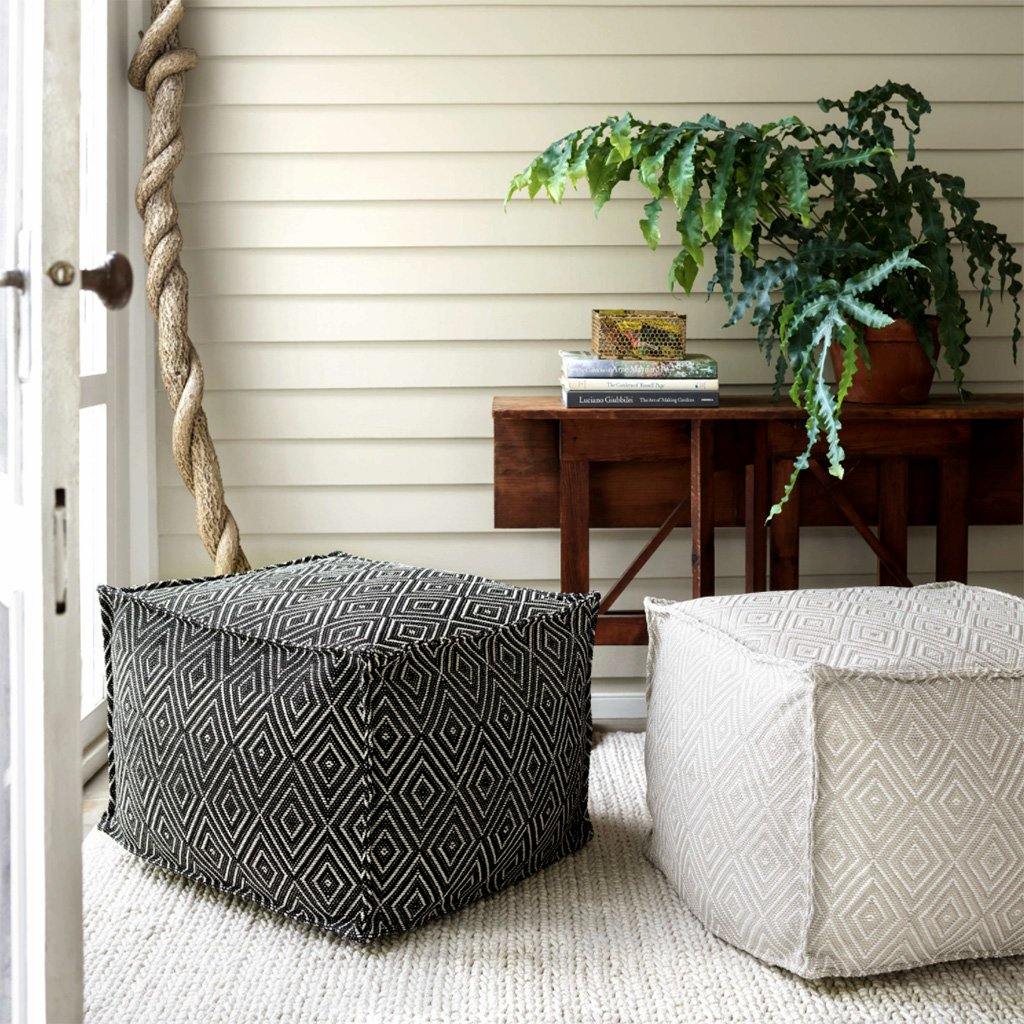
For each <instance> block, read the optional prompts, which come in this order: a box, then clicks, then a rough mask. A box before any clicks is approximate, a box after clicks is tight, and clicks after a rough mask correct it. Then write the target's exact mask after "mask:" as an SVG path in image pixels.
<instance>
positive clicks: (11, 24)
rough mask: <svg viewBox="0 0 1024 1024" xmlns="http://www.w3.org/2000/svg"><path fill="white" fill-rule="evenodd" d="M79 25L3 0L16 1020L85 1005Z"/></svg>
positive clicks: (5, 495)
mask: <svg viewBox="0 0 1024 1024" xmlns="http://www.w3.org/2000/svg"><path fill="white" fill-rule="evenodd" d="M80 26H81V8H80V0H0V48H2V49H3V53H2V54H0V67H3V68H5V69H8V70H9V75H8V77H7V81H6V85H5V87H4V88H3V92H2V93H0V120H2V122H3V126H4V131H5V134H6V137H5V138H4V139H3V140H2V142H3V150H4V156H3V158H2V162H0V168H2V174H0V180H2V182H3V185H4V190H5V192H4V212H3V217H2V219H0V271H9V272H10V273H9V274H8V275H7V277H6V280H5V284H6V287H4V288H3V289H0V299H2V300H3V306H4V318H3V328H2V332H3V333H2V337H0V716H2V719H0V721H2V726H3V728H2V729H0V733H2V734H3V740H2V741H0V756H2V758H3V770H4V788H3V797H2V799H0V876H2V877H0V913H2V917H0V1021H3V1020H6V1019H12V1020H14V1021H15V1022H19V1024H21V1022H33V1024H34V1022H36V1021H60V1022H64V1021H67V1022H74V1021H77V1020H79V1019H80V1018H81V1014H82V930H81V923H82V908H81V877H82V869H81V846H80V830H81V781H82V780H81V773H82V736H81V725H82V721H81V710H82V708H81V692H80V691H81V686H80V683H81V678H82V672H83V667H85V666H83V651H85V652H86V658H88V651H89V650H91V649H92V648H91V645H89V644H86V645H83V644H82V642H81V641H82V625H83V623H84V624H85V626H86V632H87V635H88V634H91V633H92V632H93V629H94V623H93V620H92V619H91V617H90V613H89V612H88V611H87V612H86V615H85V616H84V617H83V615H82V605H83V601H82V596H83V595H81V593H80V590H79V565H80V558H79V537H80V531H81V530H82V528H83V526H85V528H86V529H87V530H89V529H90V526H89V524H90V522H92V520H90V516H92V517H93V519H95V517H96V515H97V514H98V509H100V505H99V504H98V499H96V497H95V493H94V492H95V488H96V487H97V486H102V488H103V489H104V492H105V491H106V488H107V483H106V482H105V479H104V478H105V475H106V469H105V467H106V462H105V461H104V460H102V459H100V463H99V464H97V461H96V457H95V453H96V451H97V450H98V448H100V447H102V448H105V447H106V446H107V442H106V441H103V440H101V437H102V433H103V431H102V430H101V429H100V425H99V422H98V421H99V419H100V417H99V416H97V415H92V414H90V413H89V412H88V410H90V409H97V408H98V409H102V410H104V411H105V409H106V407H107V404H108V402H109V396H110V394H111V391H110V389H109V387H108V385H109V381H110V377H109V374H108V367H107V364H106V361H105V357H104V359H103V360H100V359H99V358H98V356H97V352H96V349H95V345H94V344H93V343H92V342H94V340H95V332H93V334H90V329H89V324H90V323H105V315H106V314H105V312H104V311H103V310H102V307H100V305H99V299H98V298H97V297H96V295H92V294H85V295H81V296H80V290H81V286H82V283H83V273H82V269H81V261H80V259H79V252H80V250H79V242H80V220H79V218H80V187H79V184H80V175H81V174H82V163H81V159H82V155H83V153H82V152H80V146H79V143H80V113H79V111H80V87H81V86H82V84H83V83H82V82H81V81H80V77H79V71H80V53H81V46H82V37H81V35H80ZM81 98H82V99H83V100H84V99H85V98H86V97H85V96H82V97H81ZM86 109H88V108H87V107H86ZM86 177H87V178H88V175H86ZM87 222H88V218H87ZM87 255H88V254H87ZM88 283H89V285H91V286H93V287H99V288H100V290H102V289H103V285H104V284H109V281H108V280H107V279H106V278H104V277H103V275H96V274H93V275H92V276H91V277H90V278H89V281H88ZM108 301H110V296H109V295H108ZM80 316H81V317H82V322H83V324H84V326H85V328H86V329H85V330H83V331H82V332H81V337H82V338H83V339H85V342H86V345H85V349H84V350H83V351H81V352H80V330H79V322H80ZM90 339H92V341H90ZM80 417H81V422H82V425H83V429H82V430H81V431H80V429H79V424H80ZM80 435H81V441H82V442H83V443H84V444H83V449H82V452H83V455H84V462H85V468H86V473H84V474H83V476H82V480H81V484H82V485H86V486H87V488H89V489H90V490H89V493H88V494H87V495H86V501H85V503H84V506H83V495H82V489H83V487H82V485H80V475H79V465H80ZM90 453H91V454H90ZM97 475H98V480H99V483H97ZM90 495H92V496H91V497H90ZM90 502H91V504H90ZM83 510H84V512H85V515H84V516H83V515H82V514H81V512H82V511H83ZM93 525H94V526H97V525H99V526H102V524H95V523H93ZM96 536H99V534H98V533H97V534H96ZM84 547H85V548H86V549H87V550H88V554H89V560H88V561H87V563H86V564H87V566H88V565H90V564H91V563H96V562H99V563H102V564H103V566H106V563H107V557H108V556H107V553H106V552H104V551H103V550H102V549H100V548H99V547H98V546H97V545H96V544H95V543H94V542H93V540H92V535H90V534H89V533H86V535H85V544H84ZM105 572H106V569H105V568H101V569H97V570H90V571H89V572H88V573H87V576H98V575H101V574H105ZM90 606H91V601H90ZM95 671H96V666H95V664H93V665H90V666H89V667H88V668H87V675H88V677H90V678H94V676H95Z"/></svg>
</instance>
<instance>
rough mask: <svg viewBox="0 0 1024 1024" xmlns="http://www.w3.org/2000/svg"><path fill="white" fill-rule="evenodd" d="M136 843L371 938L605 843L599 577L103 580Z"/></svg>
mask: <svg viewBox="0 0 1024 1024" xmlns="http://www.w3.org/2000/svg"><path fill="white" fill-rule="evenodd" d="M100 598H101V604H102V609H103V616H104V633H105V639H106V658H107V677H108V683H107V689H108V705H109V721H110V805H109V807H108V810H107V813H106V815H105V816H104V818H103V820H102V821H101V823H100V828H101V829H102V830H103V831H105V832H107V833H109V834H110V835H111V836H113V837H114V838H115V839H116V840H117V841H118V842H120V843H121V844H122V845H123V846H125V847H126V848H127V849H128V850H130V851H131V852H133V853H135V854H138V855H139V856H140V857H143V858H144V859H146V860H148V861H150V862H152V863H154V864H157V865H159V866H161V867H164V868H168V869H171V870H173V871H176V872H178V873H180V874H182V875H184V876H186V877H188V878H190V879H194V880H196V881H199V882H203V883H205V884H207V885H210V886H212V887H214V888H216V889H219V890H222V891H224V892H227V893H231V894H236V895H239V896H242V897H244V898H246V899H248V900H252V901H253V902H255V903H258V904H260V905H261V906H265V907H268V908H270V909H273V910H276V911H279V912H281V913H283V914H286V915H288V916H290V917H293V918H296V919H298V920H300V921H303V922H307V923H310V924H315V925H319V926H321V927H324V928H328V929H330V930H331V931H333V932H336V933H337V934H339V935H343V936H345V937H347V938H352V939H358V940H369V939H373V938H377V937H379V936H383V935H387V934H391V933H395V932H400V931H404V930H406V929H408V928H411V927H414V926H416V925H419V924H421V923H423V922H425V921H427V920H429V919H431V918H433V917H436V916H438V915H440V914H444V913H447V912H449V911H452V910H455V909H457V908H459V907H463V906H465V905H466V904H468V903H471V902H473V901H474V900H478V899H480V898H481V897H483V896H486V895H488V894H491V893H494V892H497V891H498V890H500V889H502V888H504V887H506V886H508V885H511V884H513V883H514V882H517V881H519V880H520V879H522V878H525V877H526V876H528V875H530V874H532V873H533V872H535V871H538V870H539V869H541V868H543V867H545V866H546V865H548V864H551V863H553V862H554V861H556V860H558V859H560V858H561V857H564V856H566V855H568V854H570V853H573V852H575V851H576V850H578V849H579V848H580V847H581V846H582V845H583V844H584V843H586V842H587V840H588V839H589V838H590V834H591V831H590V820H589V818H588V816H587V765H588V756H589V740H590V666H591V658H592V653H593V639H594V625H595V619H596V613H597V595H587V594H549V593H544V592H541V591H534V590H522V589H519V588H517V587H512V586H508V585H506V584H503V583H495V582H492V581H489V580H485V579H481V578H480V577H476V576H465V575H456V574H452V573H444V572H435V571H432V570H428V569H416V568H411V567H409V566H402V565H392V564H389V563H384V562H372V561H367V560H365V559H361V558H356V557H353V556H351V555H343V554H336V555H328V556H323V557H313V558H308V559H302V560H300V561H298V562H292V563H288V564H285V565H279V566H273V567H271V568H268V569H262V570H259V571H257V572H252V573H246V574H243V575H238V576H227V577H219V578H211V579H203V580H190V581H183V582H175V583H158V584H152V585H150V586H146V587H140V588H136V589H133V590H120V589H115V588H111V587H103V588H101V591H100Z"/></svg>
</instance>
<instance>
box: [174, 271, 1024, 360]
mask: <svg viewBox="0 0 1024 1024" xmlns="http://www.w3.org/2000/svg"><path fill="white" fill-rule="evenodd" d="M658 287H659V289H660V290H657V291H652V292H636V293H633V294H629V295H626V294H623V293H622V292H620V291H619V290H618V289H617V288H616V290H614V291H609V292H605V293H580V294H572V295H550V294H549V295H508V294H501V293H499V294H493V295H346V296H339V295H219V294H210V295H206V296H195V297H194V298H192V300H191V301H190V305H189V311H190V317H191V330H192V335H193V337H194V338H195V339H196V342H197V344H199V345H200V348H203V346H205V344H207V343H215V342H232V341H241V342H278V341H303V342H305V341H339V342H341V341H360V342H364V341H485V340H493V341H507V340H524V341H525V340H532V341H548V340H551V339H554V338H557V339H573V338H576V339H584V338H586V336H587V335H588V333H589V323H590V311H591V310H592V309H597V308H607V309H620V308H622V307H628V306H636V307H638V308H641V309H672V310H674V311H676V312H680V313H685V314H686V317H687V330H688V332H689V335H690V337H691V338H708V339H718V338H721V339H723V340H724V339H729V338H735V337H742V336H743V330H744V329H743V328H742V327H740V326H737V327H735V328H726V327H724V326H723V325H724V323H725V320H726V315H725V312H724V305H723V300H722V299H721V297H720V296H718V295H717V294H716V296H715V297H714V298H713V299H712V300H711V301H710V302H708V301H706V298H705V296H704V295H703V294H697V293H694V294H691V295H685V294H683V293H681V292H679V291H676V292H673V293H669V291H668V289H667V288H665V287H663V282H661V281H659V282H658ZM965 294H966V299H967V303H968V308H969V309H970V310H971V313H972V316H973V315H974V310H975V309H976V308H977V299H978V296H977V294H973V293H965ZM1012 323H1013V318H1012V313H1011V309H1010V306H1009V304H1008V303H1006V302H1003V303H1000V304H998V305H997V306H996V310H995V315H994V316H993V318H992V323H991V325H990V326H985V325H984V321H983V320H976V321H975V322H974V323H972V325H971V329H972V331H974V332H977V333H978V335H979V336H981V335H988V334H989V332H990V331H991V336H993V337H1008V336H1009V334H1010V331H1011V330H1012ZM572 344H573V343H572V342H570V341H569V340H566V347H572ZM577 344H578V343H577ZM584 347H586V345H584Z"/></svg>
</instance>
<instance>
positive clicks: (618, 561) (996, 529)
mask: <svg viewBox="0 0 1024 1024" xmlns="http://www.w3.org/2000/svg"><path fill="white" fill-rule="evenodd" d="M339 500H344V495H340V496H339ZM649 538H650V532H649V531H642V530H592V531H591V572H592V573H593V574H594V578H595V579H606V580H607V579H615V578H616V577H617V576H618V575H619V573H621V572H622V570H623V569H624V568H625V567H626V565H628V564H629V562H630V561H631V560H632V558H633V556H634V555H635V554H636V553H637V552H638V551H639V550H640V549H641V548H642V547H643V545H644V544H645V543H646V542H647V541H648V539H649ZM716 541H717V552H716V554H717V556H718V558H717V562H716V564H717V566H718V571H719V575H721V576H723V577H725V576H740V575H742V573H743V536H742V532H741V531H740V530H736V529H722V530H718V531H716ZM246 549H247V553H248V555H249V557H250V559H252V561H253V563H254V564H256V565H272V564H274V563H276V562H285V561H289V560H290V559H293V558H299V557H301V556H302V555H306V554H322V553H326V552H329V551H351V552H354V553H356V554H359V555H363V556H364V557H367V558H381V559H391V560H393V561H396V562H406V563H410V562H411V563H413V564H420V565H426V566H429V567H433V568H437V569H459V570H461V571H462V572H472V573H477V574H479V575H481V576H489V577H491V578H493V579H511V578H513V577H516V578H520V579H521V578H527V579H547V578H551V577H552V576H553V575H554V574H556V573H557V567H558V561H559V550H558V534H557V533H556V532H554V531H552V530H522V531H516V532H506V533H501V534H497V535H496V534H494V533H493V532H491V531H486V532H482V533H457V534H444V533H410V534H401V533H387V534H380V533H347V534H323V533H319V534H278V535H267V534H255V533H251V532H247V534H246ZM161 553H162V557H163V558H164V559H166V562H167V564H168V565H170V566H172V567H174V569H175V570H176V571H177V570H181V571H182V573H183V574H189V573H192V574H194V573H195V572H200V573H201V572H203V571H204V566H203V563H204V561H205V559H206V554H205V552H204V551H203V548H202V545H201V543H200V541H199V539H198V538H197V537H195V536H194V535H191V534H187V533H180V532H176V533H172V534H167V535H165V536H164V538H163V539H162V540H161ZM801 555H802V556H803V559H804V561H805V562H806V563H807V564H808V565H812V566H813V565H819V566H822V567H826V568H828V569H829V570H830V571H832V572H841V573H855V572H870V571H872V569H873V567H874V562H873V561H872V559H873V556H872V554H871V552H870V551H869V550H868V548H867V545H866V544H864V542H863V541H862V540H861V539H860V538H859V537H858V536H857V535H856V534H855V533H854V532H853V530H844V529H839V528H833V527H818V528H814V529H807V530H804V531H803V533H802V535H801ZM970 557H971V565H972V567H973V568H974V569H976V570H977V571H979V572H981V571H998V570H1003V569H1006V567H1007V566H1013V565H1014V564H1024V540H1022V537H1021V531H1020V529H1019V528H1015V527H1012V526H989V527H984V528H974V529H972V530H971V532H970ZM934 563H935V530H934V528H932V527H911V529H910V535H909V548H908V565H909V566H910V571H911V572H912V573H915V574H927V573H929V572H931V571H932V570H933V569H934ZM689 565H690V533H689V530H686V529H681V530H677V531H676V532H675V533H674V534H673V535H672V536H671V537H670V538H669V539H668V540H667V541H666V542H665V543H664V544H663V545H662V546H661V547H660V548H659V549H658V551H657V552H655V554H654V555H653V557H652V558H651V561H650V562H649V563H648V565H647V566H646V567H645V568H644V570H643V572H642V573H641V577H640V578H642V579H658V580H667V579H674V578H679V579H684V580H685V579H689ZM821 571H825V569H824V568H823V569H822V570H821ZM623 607H625V606H623Z"/></svg>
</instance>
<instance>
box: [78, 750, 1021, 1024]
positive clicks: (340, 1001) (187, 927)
mask: <svg viewBox="0 0 1024 1024" xmlns="http://www.w3.org/2000/svg"><path fill="white" fill-rule="evenodd" d="M591 780H592V783H591V786H592V795H591V811H592V814H593V818H594V828H595V833H596V835H595V838H594V840H593V842H592V843H591V844H590V845H589V846H588V847H587V848H586V849H585V850H583V851H582V852H581V853H579V854H578V855H577V856H575V857H573V858H570V859H569V860H567V861H563V862H562V863H561V864H558V865H556V866H555V867H552V868H549V869H548V870H547V871H544V872H542V873H541V874H540V875H537V876H535V877H533V878H531V879H528V880H527V881H526V882H524V883H523V884H522V885H520V886H518V887H516V888H514V889H511V890H509V891H507V892H505V893H502V894H501V895H499V896H497V897H495V898H494V899H492V900H490V901H488V902H486V903H482V904H478V905H477V906H475V907H472V908H470V909H469V910H464V911H462V912H461V913H459V914H456V915H455V916H454V917H450V918H447V919H445V920H441V921H437V922H434V923H433V924H431V925H429V926H427V927H426V928H423V929H421V930H420V931H418V932H415V933H413V934H411V935H408V936H406V937H405V938H400V939H395V940H391V941H388V942H386V943H384V944H382V945H379V946H377V947H375V948H374V947H371V948H369V949H367V948H361V947H356V946H353V945H349V944H347V943H345V942H344V941H341V940H338V939H334V938H332V937H330V936H328V935H325V934H322V933H321V932H318V931H314V930H311V929H309V928H305V927H303V926H301V925H296V924H293V923H291V922H289V921H286V920H282V919H280V918H277V917H274V916H273V915H272V914H269V913H266V912H263V911H260V910H255V909H253V908H252V907H249V906H246V905H245V904H243V903H240V902H238V901H236V900H231V899H228V898H225V897H222V896H218V895H217V894H216V893H213V892H210V891H209V890H206V889H203V888H200V887H198V886H196V885H192V884H189V883H186V882H182V881H179V880H177V879H176V878H173V877H171V876H169V875H167V874H164V873H162V872H160V871H159V870H157V869H153V868H149V867H146V866H144V865H142V864H141V863H139V862H138V861H136V860H135V859H134V858H133V857H131V856H130V855H129V854H127V853H125V852H123V851H122V850H121V849H120V847H118V846H116V845H115V844H114V842H113V841H112V840H111V839H109V838H107V837H106V836H104V835H101V834H100V833H98V832H95V831H94V832H93V833H92V834H91V835H90V836H89V837H88V838H87V839H86V842H85V880H86V883H85V946H86V950H85V955H86V993H85V996H86V1019H87V1020H88V1021H90V1022H93V1024H98V1022H100V1021H111V1022H113V1021H118V1022H132V1024H150V1022H153V1024H156V1022H160V1024H172V1022H175V1021H194V1022H197V1024H199V1022H202V1024H223V1022H228V1021H231V1022H238V1024H256V1022H261V1021H274V1022H282V1024H290V1022H293V1021H294V1022H296V1024H314V1022H318V1021H339V1022H342V1021H343V1022H346V1024H350V1022H351V1024H355V1022H363V1021H366V1022H368V1024H369V1022H373V1024H404V1022H410V1024H411V1022H426V1021H431V1022H433V1021H436V1022H438V1024H441V1022H443V1024H485V1022H493V1021H508V1022H510V1024H533V1022H538V1024H547V1022H559V1024H584V1022H591V1021H594V1022H596V1021H601V1022H609V1024H611V1022H625V1021H635V1022H637V1024H659V1022H673V1024H675V1022H694V1024H697V1022H711V1021H716V1022H717V1021H731V1022H787V1024H788V1022H802V1021H815V1022H818V1021H821V1022H826V1021H827V1022H829V1024H833V1022H869V1021H870V1022H875V1021H886V1022H907V1024H911V1022H912V1024H924V1022H929V1024H930V1022H933V1021H949V1022H967V1021H993V1022H995V1021H999V1022H1006V1024H1009V1022H1020V1021H1024V963H1022V961H1021V960H1020V959H1016V960H989V961H976V962H971V963H961V964H949V965H940V966H937V967H926V968H920V969H918V970H915V971H909V972H906V973H901V974H890V975H886V976H883V977H879V978H862V979H855V980H851V981H826V982H804V981H801V980H800V979H798V978H794V977H792V976H790V975H788V974H786V973H785V972H784V971H782V970H779V969H777V968H772V967H765V966H763V965H761V964H759V963H758V962H757V961H756V960H754V959H752V958H751V957H749V956H747V955H746V954H745V953H741V952H739V951H738V950H736V949H733V948H731V947H729V946H726V945H725V944H724V943H722V942H720V941H718V940H717V939H715V938H713V937H712V936H710V935H709V934H708V933H707V932H705V931H704V929H703V928H702V927H701V926H700V925H699V924H698V923H697V921H696V920H695V919H694V918H693V917H691V916H690V915H689V914H688V913H687V911H686V910H685V909H684V908H683V907H682V906H681V905H680V903H679V901H678V900H677V898H676V897H675V895H674V894H673V892H672V890H671V889H670V888H669V887H668V884H667V883H666V882H665V881H664V879H663V878H662V877H661V875H660V874H658V872H656V871H655V870H654V868H652V867H651V866H650V865H649V864H648V863H647V861H646V860H644V858H643V854H642V852H641V843H642V840H643V838H644V834H645V832H646V829H647V816H646V811H645V808H644V773H643V737H642V736H640V735H637V734H630V733H612V734H609V735H607V736H605V737H604V738H603V739H601V741H600V742H599V743H598V745H597V748H596V749H595V751H594V758H593V767H592V774H591Z"/></svg>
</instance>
